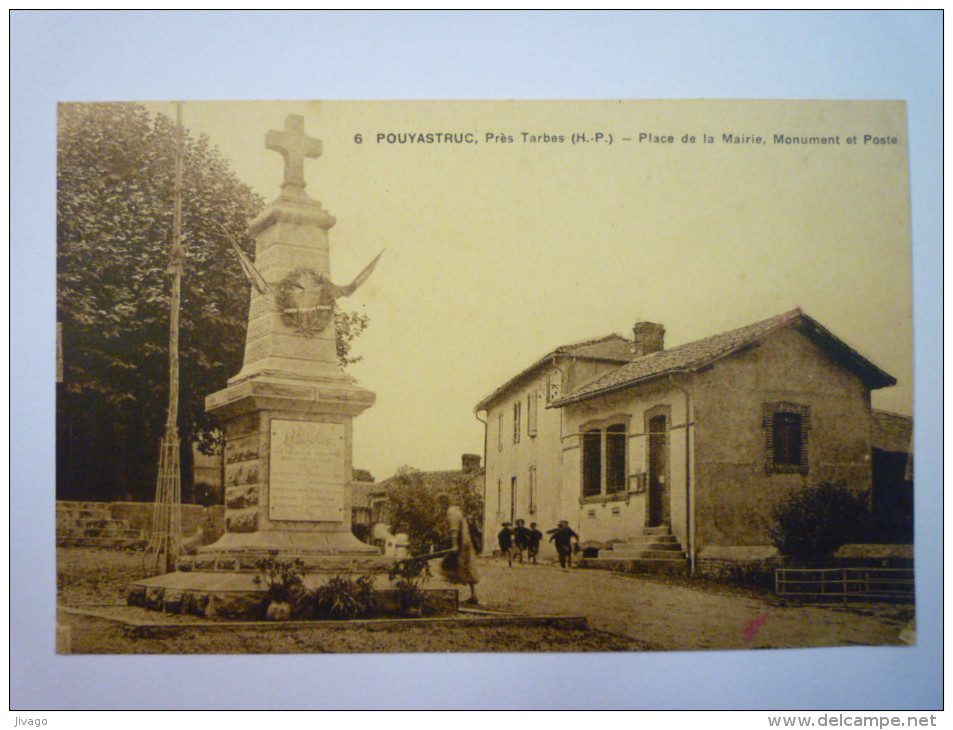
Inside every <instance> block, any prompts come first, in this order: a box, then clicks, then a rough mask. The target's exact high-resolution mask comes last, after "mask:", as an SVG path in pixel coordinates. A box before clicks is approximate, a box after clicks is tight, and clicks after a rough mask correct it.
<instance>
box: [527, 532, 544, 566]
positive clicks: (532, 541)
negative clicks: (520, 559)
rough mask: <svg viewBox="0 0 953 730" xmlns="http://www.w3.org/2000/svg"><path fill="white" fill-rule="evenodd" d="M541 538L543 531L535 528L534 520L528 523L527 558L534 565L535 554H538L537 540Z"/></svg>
mask: <svg viewBox="0 0 953 730" xmlns="http://www.w3.org/2000/svg"><path fill="white" fill-rule="evenodd" d="M542 539H543V533H541V532H540V531H539V530H538V529H537V528H536V523H535V522H530V523H529V547H528V548H527V556H528V559H529V560H530V561H531V562H532V563H533V565H536V556H537V555H539V541H540V540H542Z"/></svg>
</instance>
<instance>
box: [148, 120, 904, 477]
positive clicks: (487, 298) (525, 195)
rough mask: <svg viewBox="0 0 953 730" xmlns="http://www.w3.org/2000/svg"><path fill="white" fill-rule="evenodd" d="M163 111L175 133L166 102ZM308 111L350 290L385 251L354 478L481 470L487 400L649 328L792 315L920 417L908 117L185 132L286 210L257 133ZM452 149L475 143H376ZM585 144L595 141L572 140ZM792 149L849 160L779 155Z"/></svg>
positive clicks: (337, 270) (681, 331)
mask: <svg viewBox="0 0 953 730" xmlns="http://www.w3.org/2000/svg"><path fill="white" fill-rule="evenodd" d="M148 107H149V109H150V110H151V111H161V112H163V113H165V114H167V115H169V116H170V117H174V107H173V105H172V104H171V103H154V104H148ZM292 113H294V114H301V115H303V116H304V117H305V131H306V132H307V133H308V134H310V135H312V136H315V137H317V138H319V139H321V140H322V142H323V155H322V156H321V157H320V158H319V159H317V160H306V161H305V179H306V181H307V184H308V187H307V192H308V193H309V194H310V195H311V197H313V198H315V199H317V200H320V201H321V202H322V204H323V205H324V207H325V208H326V209H327V210H328V211H329V212H330V213H331V214H332V215H334V216H335V217H336V218H337V221H338V222H337V225H336V226H335V227H334V228H332V229H331V231H330V240H331V268H332V275H333V278H334V279H335V281H336V282H337V283H347V282H348V281H350V280H351V279H352V278H353V277H354V275H355V274H356V273H357V272H358V271H360V269H361V268H363V266H364V265H365V264H366V263H367V262H368V261H369V260H370V259H371V258H373V256H375V255H376V254H377V252H378V251H380V250H381V249H382V248H386V250H387V252H386V253H385V255H384V257H383V258H382V259H381V262H380V264H379V266H378V267H377V269H376V271H375V272H374V275H373V276H372V277H371V279H370V280H369V281H368V283H367V284H365V285H364V287H363V288H361V289H360V290H359V291H358V292H357V293H356V294H355V295H354V296H353V297H352V298H351V299H350V301H348V300H344V301H343V304H344V306H345V308H354V307H357V308H363V309H364V310H365V311H366V312H367V313H368V314H369V315H370V320H371V321H370V327H369V328H368V330H366V331H365V333H364V334H363V335H361V337H360V338H359V339H358V340H357V341H356V345H355V348H356V352H357V353H358V354H360V355H363V357H364V360H363V361H362V362H360V363H358V364H357V365H354V366H351V368H350V372H351V373H352V374H353V375H355V376H356V377H357V378H358V380H359V382H360V384H361V385H362V386H363V387H365V388H368V389H370V390H372V391H374V392H376V393H377V403H376V405H375V406H374V407H373V408H371V409H370V410H368V411H366V412H365V413H364V414H363V415H361V416H359V417H358V418H357V419H356V420H355V422H354V464H355V466H357V467H362V468H366V469H369V470H370V471H371V472H372V473H373V475H374V476H375V477H376V478H377V479H378V480H381V479H384V478H386V477H387V476H390V475H391V474H392V473H393V472H394V470H395V469H396V468H397V467H398V466H401V465H403V464H409V465H412V466H415V467H418V468H421V469H426V470H430V469H452V468H458V466H459V462H460V455H461V454H463V453H476V454H482V453H483V425H482V424H481V423H480V422H479V421H477V420H476V418H475V416H474V415H473V407H474V405H475V404H476V403H477V402H478V401H479V400H480V399H481V398H482V397H483V396H485V395H487V394H488V393H489V392H491V391H492V390H494V389H495V388H496V387H498V386H499V385H501V384H502V383H503V382H504V381H505V380H506V379H508V378H509V377H511V376H512V375H514V374H516V373H517V372H519V371H520V370H521V369H523V368H524V367H526V366H527V365H529V364H531V363H532V362H533V361H534V360H535V359H537V358H538V357H540V356H542V355H543V354H545V353H546V352H548V351H549V350H551V349H553V348H554V347H556V346H558V345H561V344H565V343H568V342H573V341H576V340H580V339H585V338H588V337H592V336H598V335H604V334H608V333H610V332H618V333H620V334H623V335H626V336H629V334H630V330H631V327H632V324H633V323H634V322H636V321H638V320H651V321H655V322H661V323H662V324H664V325H665V327H666V345H667V346H674V345H678V344H682V343H684V342H688V341H691V340H694V339H699V338H702V337H706V336H708V335H712V334H716V333H718V332H722V331H724V330H727V329H732V328H735V327H740V326H743V325H746V324H749V323H751V322H755V321H757V320H759V319H763V318H766V317H769V316H772V315H774V314H779V313H781V312H784V311H787V310H789V309H792V308H794V307H796V306H800V307H802V308H803V309H804V311H805V312H806V313H808V314H810V315H811V316H812V317H814V318H815V319H817V320H818V321H819V322H820V323H821V324H823V325H824V326H825V327H827V328H828V329H830V330H831V331H832V332H833V333H834V334H836V335H838V336H839V337H841V338H842V339H843V340H844V341H846V342H847V343H848V344H849V345H851V346H853V347H854V348H855V349H857V350H858V351H859V352H860V353H861V354H863V355H864V356H865V357H867V358H868V359H870V360H872V361H873V362H874V363H875V364H876V365H878V366H879V367H881V368H883V369H884V370H886V371H887V372H889V373H891V374H892V375H894V376H895V377H896V378H897V380H898V381H899V382H898V385H897V386H896V387H894V388H890V389H886V390H883V391H877V392H875V393H874V399H873V402H874V406H875V407H880V408H886V409H888V410H895V411H899V412H903V413H911V412H912V397H913V396H912V393H913V391H912V373H913V370H912V326H911V309H912V305H911V290H910V232H909V231H910V217H909V189H908V179H907V154H908V153H907V145H906V142H907V140H906V123H905V118H904V107H903V105H902V104H900V103H895V102H866V103H863V102H777V101H775V102H735V101H730V102H729V101H726V102H717V101H685V102H679V101H654V102H653V101H638V102H634V101H629V102H616V101H572V102H502V101H495V102H448V101H443V102H208V103H200V102H187V103H186V104H185V106H184V110H183V121H184V124H185V125H186V126H187V127H188V128H190V129H191V130H192V131H193V132H204V133H206V134H208V136H209V137H210V138H211V140H212V141H213V143H214V144H215V145H216V146H218V147H219V149H220V150H221V151H222V153H223V154H224V155H225V156H226V157H227V158H228V159H229V160H230V161H231V163H232V166H233V169H234V170H235V172H236V173H237V174H238V176H239V177H240V178H241V179H242V180H244V181H245V182H247V183H249V184H250V185H251V186H252V187H253V188H255V189H256V190H257V191H258V192H259V193H261V194H262V196H263V197H264V198H265V199H266V200H267V201H269V202H270V201H271V200H273V199H274V198H275V197H276V196H277V194H278V192H279V186H280V183H281V179H282V169H283V166H282V160H281V157H280V156H279V155H278V154H277V153H274V152H270V151H268V150H266V149H265V147H264V137H265V134H266V133H267V132H268V131H269V130H270V129H282V128H283V125H284V119H285V117H286V116H287V115H288V114H292ZM441 132H442V133H458V134H459V133H467V132H472V133H473V135H474V137H473V139H474V140H475V143H471V144H467V143H464V144H441V143H430V144H427V143H424V144H415V143H405V144H398V143H395V144H388V143H385V142H381V143H379V142H378V141H377V135H378V134H379V133H380V134H385V135H386V134H391V133H392V134H406V133H417V134H420V133H423V134H427V133H434V134H436V133H441ZM524 132H526V133H528V134H533V135H542V134H547V135H549V136H558V135H563V136H564V138H565V142H562V143H559V142H530V141H528V139H529V138H525V139H524V136H523V134H522V133H524ZM577 132H585V133H587V134H588V135H589V137H590V138H592V135H594V134H595V133H597V132H601V133H602V134H603V135H604V137H603V141H599V142H590V143H586V144H575V145H574V144H572V134H573V133H577ZM642 133H646V134H653V135H659V136H666V135H673V136H674V142H673V143H661V142H656V143H652V142H649V141H642V142H640V141H639V135H640V134H642ZM725 133H729V134H735V135H739V136H758V135H760V136H761V137H762V138H763V139H764V144H757V143H747V144H727V143H725V142H724V141H723V138H722V136H723V134H725ZM776 133H781V134H784V135H785V136H797V137H800V136H827V137H833V136H837V137H839V142H840V143H839V144H836V145H824V146H821V145H797V146H795V145H776V144H774V143H773V138H774V135H775V134H776ZM356 134H361V135H362V140H363V141H362V143H361V144H357V143H356V142H355V135H356ZM487 134H496V135H508V136H509V137H511V138H512V140H513V141H512V142H488V141H487V138H486V135H487ZM685 134H693V135H694V136H695V137H696V142H695V143H682V142H681V138H682V136H683V135H685ZM704 134H708V135H710V136H711V137H713V138H714V140H715V141H714V142H712V143H707V144H706V143H705V142H704V141H703V135H704ZM865 134H870V135H872V136H875V137H896V138H897V143H896V144H886V145H883V144H878V145H874V144H872V143H868V144H864V143H863V136H864V135H865ZM609 135H612V143H611V144H608V143H606V142H605V141H604V140H607V139H608V138H609ZM852 135H857V136H858V139H857V141H858V143H857V144H853V145H852V144H848V143H847V138H848V137H849V136H852ZM625 137H628V138H631V141H624V140H623V138H625ZM185 285H186V286H187V282H186V283H185Z"/></svg>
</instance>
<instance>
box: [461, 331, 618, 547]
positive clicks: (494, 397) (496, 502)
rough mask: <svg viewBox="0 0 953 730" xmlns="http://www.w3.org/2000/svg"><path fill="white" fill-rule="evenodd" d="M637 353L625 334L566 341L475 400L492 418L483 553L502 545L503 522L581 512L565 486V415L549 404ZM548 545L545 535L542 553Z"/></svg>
mask: <svg viewBox="0 0 953 730" xmlns="http://www.w3.org/2000/svg"><path fill="white" fill-rule="evenodd" d="M633 357H634V354H633V352H632V341H631V340H628V339H625V338H623V337H621V336H619V335H608V336H606V337H601V338H598V339H593V340H587V341H585V342H578V343H574V344H570V345H565V346H563V347H559V348H557V349H555V350H553V351H552V352H550V353H547V354H546V355H545V356H543V357H542V358H540V359H539V360H537V361H536V362H534V363H533V364H532V365H530V366H529V367H528V368H526V369H525V370H523V371H522V372H521V373H519V374H518V375H516V376H515V377H513V378H511V379H510V380H509V381H507V382H506V383H504V384H503V385H502V386H501V387H499V388H497V389H496V390H495V391H494V392H493V393H492V394H490V395H489V396H487V397H486V398H484V399H483V400H482V401H480V403H478V404H477V406H476V409H475V411H476V412H477V414H478V416H479V414H481V413H482V414H483V419H482V420H485V422H486V444H485V447H486V473H485V492H484V526H483V534H484V535H485V540H484V547H483V552H484V554H490V553H492V551H493V550H494V549H496V547H497V544H496V538H495V536H496V534H497V533H498V532H499V530H500V529H501V524H502V523H503V522H515V521H516V520H517V519H523V520H525V521H526V524H527V525H529V524H530V523H532V522H535V523H537V525H538V526H539V529H540V530H543V531H545V530H547V529H550V528H552V527H555V526H556V523H557V522H558V521H559V520H563V519H565V520H572V518H573V516H574V515H576V514H577V512H578V502H577V499H576V498H575V497H574V496H573V495H572V494H570V493H568V492H566V491H565V490H564V489H562V482H563V474H562V469H563V463H562V462H563V443H564V441H565V434H564V433H563V416H562V413H561V411H559V410H554V409H552V408H550V406H551V405H552V404H553V403H554V402H556V401H557V400H559V398H560V397H562V394H563V393H564V392H565V391H567V390H568V391H572V390H573V389H575V388H577V387H579V386H581V385H583V384H585V383H588V382H590V381H592V380H594V379H596V378H599V377H600V376H602V375H604V374H606V373H608V372H611V371H613V370H615V369H617V368H618V367H619V366H620V365H621V364H624V363H626V362H629V361H630V360H631V359H632V358H633ZM550 552H551V553H553V554H555V551H554V550H553V548H552V546H551V545H549V544H548V543H547V542H546V541H544V543H543V545H542V546H541V553H542V554H543V555H544V556H545V555H546V554H547V553H550Z"/></svg>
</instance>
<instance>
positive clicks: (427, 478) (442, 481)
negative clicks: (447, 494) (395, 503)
mask: <svg viewBox="0 0 953 730" xmlns="http://www.w3.org/2000/svg"><path fill="white" fill-rule="evenodd" d="M414 475H415V476H418V477H419V478H420V482H421V484H423V486H425V487H427V488H428V489H434V488H440V487H446V486H449V485H451V484H452V483H453V481H454V479H457V478H460V477H463V478H464V479H468V480H470V481H472V480H473V479H476V478H477V477H480V476H483V469H482V468H481V469H477V470H476V471H469V472H466V471H462V470H461V469H457V470H456V471H417V472H414ZM397 481H398V477H397V476H392V477H388V478H387V479H385V480H384V481H382V482H378V483H377V484H376V485H375V489H374V492H377V493H386V491H387V490H388V489H389V488H390V487H391V486H392V485H393V484H395V483H396V482H397Z"/></svg>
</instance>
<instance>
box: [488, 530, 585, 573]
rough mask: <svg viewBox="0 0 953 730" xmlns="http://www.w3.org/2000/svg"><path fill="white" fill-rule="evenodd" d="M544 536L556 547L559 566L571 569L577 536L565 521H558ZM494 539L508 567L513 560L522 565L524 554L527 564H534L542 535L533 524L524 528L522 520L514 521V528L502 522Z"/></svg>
mask: <svg viewBox="0 0 953 730" xmlns="http://www.w3.org/2000/svg"><path fill="white" fill-rule="evenodd" d="M546 534H548V535H549V536H550V538H549V540H550V542H552V543H554V545H555V546H556V552H557V553H558V554H559V565H560V566H561V567H563V568H568V567H571V566H572V554H573V551H574V550H575V551H578V550H579V536H578V535H577V534H576V533H575V532H573V530H572V528H571V527H570V526H569V523H568V522H567V521H566V520H560V522H559V524H558V525H557V526H556V527H554V528H553V529H552V530H547V531H546ZM496 537H497V540H498V541H499V544H500V553H501V555H504V556H505V557H506V559H507V562H508V563H509V565H513V560H514V559H515V560H517V561H519V562H520V563H522V562H523V553H524V552H525V553H526V556H527V561H528V562H531V563H534V564H535V563H536V556H537V555H538V554H539V543H540V541H542V539H543V533H542V532H540V531H539V530H538V529H537V527H536V523H535V522H530V523H529V527H526V522H525V521H524V520H516V526H515V527H514V526H513V525H512V523H510V522H504V523H503V529H501V530H500V533H499V534H498V535H497V536H496Z"/></svg>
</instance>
